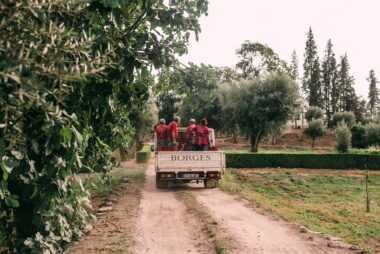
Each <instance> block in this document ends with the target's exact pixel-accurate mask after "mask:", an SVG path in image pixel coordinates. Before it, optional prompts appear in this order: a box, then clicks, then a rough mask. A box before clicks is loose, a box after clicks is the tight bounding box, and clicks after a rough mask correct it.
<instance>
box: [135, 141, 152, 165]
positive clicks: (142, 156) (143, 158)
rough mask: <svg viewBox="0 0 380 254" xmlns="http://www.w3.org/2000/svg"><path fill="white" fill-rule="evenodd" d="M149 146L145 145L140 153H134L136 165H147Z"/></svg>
mask: <svg viewBox="0 0 380 254" xmlns="http://www.w3.org/2000/svg"><path fill="white" fill-rule="evenodd" d="M150 154H151V151H150V146H147V145H145V146H144V147H143V149H141V151H138V152H137V153H136V162H137V163H147V162H148V160H149V158H150Z"/></svg>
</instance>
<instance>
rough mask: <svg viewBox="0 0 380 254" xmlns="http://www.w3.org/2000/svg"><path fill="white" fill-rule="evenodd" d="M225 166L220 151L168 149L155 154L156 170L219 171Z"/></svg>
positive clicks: (223, 157) (222, 154)
mask: <svg viewBox="0 0 380 254" xmlns="http://www.w3.org/2000/svg"><path fill="white" fill-rule="evenodd" d="M225 167H226V162H225V156H224V152H222V151H200V152H198V151H178V152H177V151H176V152H173V151H168V152H158V153H157V154H156V171H160V172H162V171H163V172H165V171H213V170H215V171H220V170H224V169H225Z"/></svg>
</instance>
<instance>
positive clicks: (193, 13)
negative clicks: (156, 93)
mask: <svg viewBox="0 0 380 254" xmlns="http://www.w3.org/2000/svg"><path fill="white" fill-rule="evenodd" d="M206 11H207V1H204V0H192V1H184V0H183V1H182V0H180V1H171V2H170V3H164V1H157V0H149V1H137V0H136V1H123V0H113V1H100V0H95V1H90V2H86V1H73V0H64V1H54V0H47V1H5V2H4V1H2V2H1V3H0V12H1V13H2V15H0V158H1V161H0V165H1V172H2V176H3V177H2V179H1V180H0V208H1V216H0V246H4V247H6V248H7V251H9V252H17V253H59V252H62V251H63V248H64V247H65V245H66V244H67V243H68V242H70V241H71V240H72V239H75V238H77V237H79V236H80V235H81V234H82V228H83V227H84V226H85V225H86V223H87V221H88V220H89V219H90V217H89V215H88V214H87V212H86V209H87V208H88V207H89V206H90V202H89V192H88V191H87V190H86V188H85V187H84V186H83V184H82V182H81V179H80V178H78V177H77V175H76V173H77V172H78V171H80V170H82V169H87V170H89V171H96V172H101V173H107V172H108V171H109V170H110V167H111V166H112V165H113V163H112V160H111V159H110V158H111V157H110V154H111V151H112V150H114V149H115V148H116V147H118V146H119V145H121V144H124V143H125V142H127V141H130V140H132V139H134V138H135V137H136V133H137V131H136V130H137V127H141V125H140V124H144V122H146V121H145V120H144V119H146V118H144V117H141V116H142V115H143V114H144V112H147V108H146V107H145V106H144V105H145V104H146V102H147V100H148V98H149V89H150V88H149V87H150V86H151V85H152V83H153V81H154V77H153V75H152V74H151V68H152V66H154V67H156V68H159V67H161V66H163V65H165V66H166V65H171V64H172V63H173V62H174V61H175V56H176V55H178V54H182V53H185V52H186V47H187V43H188V39H189V36H190V32H194V33H195V34H197V33H199V32H200V27H199V23H198V18H199V17H200V16H201V15H202V14H204V13H205V12H206ZM149 124H150V123H149Z"/></svg>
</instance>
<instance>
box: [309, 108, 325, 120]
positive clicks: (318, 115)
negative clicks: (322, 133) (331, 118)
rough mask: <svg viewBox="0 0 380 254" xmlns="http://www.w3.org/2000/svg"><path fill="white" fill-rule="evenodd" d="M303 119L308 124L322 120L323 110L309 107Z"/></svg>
mask: <svg viewBox="0 0 380 254" xmlns="http://www.w3.org/2000/svg"><path fill="white" fill-rule="evenodd" d="M305 118H306V120H307V121H308V122H311V121H313V120H317V119H323V110H322V109H321V108H318V107H310V108H308V110H307V111H306V113H305Z"/></svg>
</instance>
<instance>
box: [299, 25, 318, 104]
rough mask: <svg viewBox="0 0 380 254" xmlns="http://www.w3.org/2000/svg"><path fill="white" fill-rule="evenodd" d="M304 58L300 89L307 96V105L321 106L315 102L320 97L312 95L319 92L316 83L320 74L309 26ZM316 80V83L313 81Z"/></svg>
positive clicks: (314, 44) (315, 46) (315, 47)
mask: <svg viewBox="0 0 380 254" xmlns="http://www.w3.org/2000/svg"><path fill="white" fill-rule="evenodd" d="M304 59H305V60H304V63H303V69H304V73H303V79H302V89H303V91H304V92H305V94H306V96H307V101H308V102H309V106H321V105H319V103H317V104H316V102H317V101H320V99H319V98H313V97H314V96H317V94H320V93H319V92H318V93H317V90H318V89H319V87H318V83H319V81H320V80H319V78H317V77H319V76H320V74H319V73H318V72H317V70H319V69H320V67H319V59H318V52H317V45H316V43H315V40H314V35H313V31H312V30H311V27H310V28H309V31H308V33H307V40H306V46H305V54H304ZM316 63H318V66H314V65H315V64H316ZM316 81H317V83H315V82H316Z"/></svg>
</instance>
